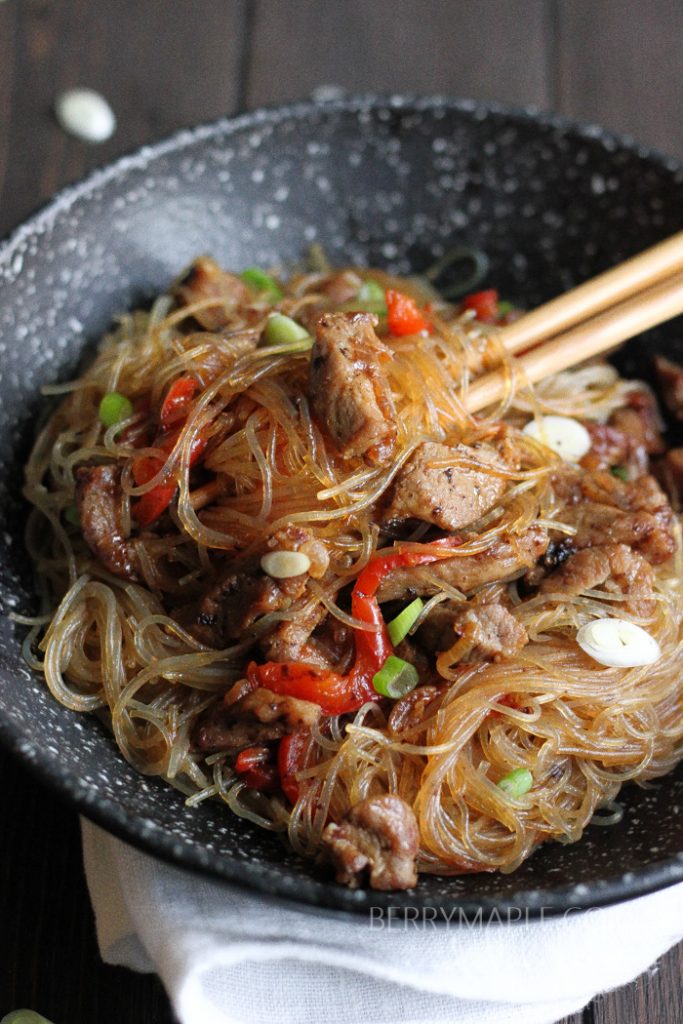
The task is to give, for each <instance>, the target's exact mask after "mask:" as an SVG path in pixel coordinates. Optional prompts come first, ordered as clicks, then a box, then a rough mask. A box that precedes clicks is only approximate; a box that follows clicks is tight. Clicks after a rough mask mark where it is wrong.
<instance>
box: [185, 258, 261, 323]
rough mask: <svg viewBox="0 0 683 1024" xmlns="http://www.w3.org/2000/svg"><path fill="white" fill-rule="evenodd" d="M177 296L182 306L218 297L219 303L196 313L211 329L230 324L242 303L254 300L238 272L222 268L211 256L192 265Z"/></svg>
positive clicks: (245, 303) (246, 303)
mask: <svg viewBox="0 0 683 1024" xmlns="http://www.w3.org/2000/svg"><path fill="white" fill-rule="evenodd" d="M175 296H176V299H177V300H178V303H179V304H180V305H181V306H192V305H194V303H195V302H203V301H204V300H205V299H214V298H215V299H216V305H215V306H208V307H207V308H206V309H202V310H199V311H198V312H196V313H193V316H194V319H195V320H196V321H197V322H198V323H200V324H201V325H202V327H205V328H206V330H207V331H219V330H220V329H221V328H222V327H225V326H226V325H227V324H229V323H230V313H231V312H233V311H235V310H236V309H237V308H238V307H240V306H248V305H249V304H250V303H251V301H252V296H251V293H250V291H249V289H248V288H247V286H246V284H245V283H244V282H243V281H241V280H240V278H239V277H236V276H235V275H234V274H229V273H228V272H227V271H225V270H221V268H220V267H219V266H218V264H217V263H216V262H215V260H212V259H210V258H209V257H208V256H200V257H199V259H196V260H195V261H194V263H192V264H191V266H190V268H189V270H188V271H187V273H186V274H185V276H184V277H183V278H182V279H181V280H180V281H179V282H178V284H177V285H176V287H175Z"/></svg>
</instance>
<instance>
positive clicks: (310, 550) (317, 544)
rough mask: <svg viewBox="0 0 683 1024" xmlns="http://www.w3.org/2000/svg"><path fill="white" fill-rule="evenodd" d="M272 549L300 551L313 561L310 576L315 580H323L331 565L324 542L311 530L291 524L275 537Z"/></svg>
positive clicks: (279, 531) (271, 545)
mask: <svg viewBox="0 0 683 1024" xmlns="http://www.w3.org/2000/svg"><path fill="white" fill-rule="evenodd" d="M269 546H270V547H272V548H273V550H275V549H281V550H283V551H300V552H301V553H302V554H303V555H307V556H308V558H309V559H310V561H311V566H310V569H309V570H308V575H309V576H312V577H313V579H314V580H319V579H322V577H323V576H324V575H325V573H326V571H327V568H328V566H329V564H330V555H329V552H328V550H327V545H326V543H325V541H324V540H320V539H319V538H317V537H316V536H315V535H314V534H313V533H311V531H310V530H306V529H304V527H302V526H297V525H296V524H294V523H290V524H289V525H288V526H285V527H283V529H282V530H278V531H277V533H275V534H274V535H273V540H272V544H270V545H269Z"/></svg>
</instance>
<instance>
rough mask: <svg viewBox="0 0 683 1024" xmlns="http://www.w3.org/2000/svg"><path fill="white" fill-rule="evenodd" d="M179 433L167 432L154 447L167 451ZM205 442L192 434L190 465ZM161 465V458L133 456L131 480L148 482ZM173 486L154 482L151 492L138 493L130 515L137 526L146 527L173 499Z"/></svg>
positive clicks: (139, 483)
mask: <svg viewBox="0 0 683 1024" xmlns="http://www.w3.org/2000/svg"><path fill="white" fill-rule="evenodd" d="M179 435H180V431H179V430H175V431H173V433H172V434H167V435H166V436H165V437H163V438H161V439H160V440H158V441H157V442H156V445H155V447H157V448H161V449H162V451H165V452H171V451H172V450H173V447H174V445H175V443H176V441H177V440H178V437H179ZM207 443H208V442H207V439H206V438H205V437H204V436H203V435H202V434H201V433H199V434H197V435H196V436H195V438H194V440H193V441H192V449H191V452H190V467H192V466H194V465H195V464H196V463H197V461H198V460H199V459H200V458H201V456H202V455H203V453H204V449H205V448H206V445H207ZM163 465H164V460H162V459H161V458H160V457H159V456H157V455H141V456H139V457H138V458H137V459H135V461H134V462H133V480H134V481H135V484H136V486H137V487H140V486H141V485H142V484H146V483H148V482H149V481H150V480H151V479H152V478H153V477H155V476H156V475H157V473H158V472H159V470H160V469H161V468H162V466H163ZM177 489H178V485H177V483H176V482H175V481H173V482H171V483H166V482H163V483H160V484H157V486H156V487H153V488H152V489H151V491H147V493H146V494H142V495H141V496H140V497H139V498H138V500H137V501H136V502H135V504H134V505H133V509H132V513H133V518H134V519H135V521H136V522H137V524H138V526H142V527H144V526H149V525H150V524H151V523H153V522H154V521H155V520H156V519H158V518H159V516H160V515H162V514H163V513H164V512H165V511H166V509H167V508H168V506H169V505H170V504H171V502H172V501H173V498H174V496H175V492H176V490H177Z"/></svg>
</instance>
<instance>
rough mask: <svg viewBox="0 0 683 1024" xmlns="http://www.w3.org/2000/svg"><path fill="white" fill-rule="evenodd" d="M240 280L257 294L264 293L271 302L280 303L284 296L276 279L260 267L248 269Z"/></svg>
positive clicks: (241, 275)
mask: <svg viewBox="0 0 683 1024" xmlns="http://www.w3.org/2000/svg"><path fill="white" fill-rule="evenodd" d="M240 278H241V279H242V280H243V281H244V283H245V284H246V285H248V286H249V287H250V288H253V290H254V291H255V292H263V293H264V294H265V295H266V296H267V297H268V298H269V299H270V300H271V302H279V301H280V299H281V298H282V297H283V295H284V293H283V291H282V288H280V285H279V284H278V283H277V281H276V280H275V278H273V277H271V276H270V274H266V272H265V270H261V269H260V268H259V267H247V269H246V270H243V271H242V273H241V274H240Z"/></svg>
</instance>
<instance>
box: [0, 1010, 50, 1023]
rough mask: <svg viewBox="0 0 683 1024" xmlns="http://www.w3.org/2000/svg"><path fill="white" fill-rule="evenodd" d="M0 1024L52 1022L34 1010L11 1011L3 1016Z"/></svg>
mask: <svg viewBox="0 0 683 1024" xmlns="http://www.w3.org/2000/svg"><path fill="white" fill-rule="evenodd" d="M0 1024H52V1021H49V1020H48V1019H47V1017H43V1015H42V1013H36V1011H35V1010H12V1012H11V1013H7V1014H5V1016H4V1017H3V1018H2V1020H0Z"/></svg>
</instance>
